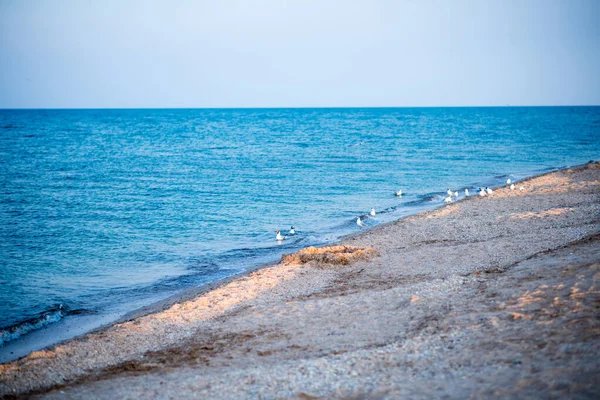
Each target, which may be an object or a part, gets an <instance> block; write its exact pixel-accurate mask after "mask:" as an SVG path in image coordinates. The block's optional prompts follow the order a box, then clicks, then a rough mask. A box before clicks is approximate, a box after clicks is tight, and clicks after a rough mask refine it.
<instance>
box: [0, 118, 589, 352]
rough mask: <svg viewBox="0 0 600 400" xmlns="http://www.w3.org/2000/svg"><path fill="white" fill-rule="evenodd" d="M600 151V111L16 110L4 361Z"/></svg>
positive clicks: (5, 163) (7, 159) (1, 211)
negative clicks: (452, 197)
mask: <svg viewBox="0 0 600 400" xmlns="http://www.w3.org/2000/svg"><path fill="white" fill-rule="evenodd" d="M599 158H600V107H497V108H494V107H489V108H488V107H481V108H317V109H311V108H299V109H85V110H83V109H77V110H53V109H49V110H0V362H6V361H9V360H12V359H15V358H18V357H21V356H23V355H25V354H27V353H28V352H30V351H32V350H36V349H39V348H43V347H45V346H48V345H51V344H54V343H57V342H60V341H62V340H66V339H69V338H72V337H74V336H77V335H81V334H83V333H86V332H89V331H91V330H93V329H96V328H98V327H100V326H103V325H106V324H110V323H112V322H114V321H116V320H118V319H120V318H123V317H124V316H126V315H129V313H131V312H133V311H135V310H138V309H140V308H142V307H147V306H150V305H152V304H156V303H157V302H160V301H162V300H164V299H166V298H172V296H177V295H178V294H180V293H184V292H185V291H186V290H190V289H193V288H201V287H203V286H205V285H207V284H209V283H212V282H215V281H219V280H222V279H224V278H227V277H230V276H233V275H236V274H240V273H244V272H245V271H248V270H249V269H253V268H256V267H257V266H260V265H265V264H269V263H273V262H276V261H278V260H279V259H280V257H281V255H282V254H284V253H291V252H294V251H296V250H298V249H300V248H304V247H306V246H311V245H323V244H327V243H331V242H334V241H336V240H339V239H340V238H342V237H343V236H345V235H348V234H352V233H355V232H358V231H360V230H364V229H368V228H369V227H373V226H375V225H378V224H381V223H385V222H389V221H393V220H397V219H400V218H403V217H406V216H409V215H412V214H415V213H418V212H421V211H423V210H427V209H432V208H435V207H440V206H442V205H443V201H444V197H445V193H446V190H447V189H448V188H450V189H452V190H455V191H459V193H460V197H461V198H462V197H464V189H465V188H468V189H470V191H471V193H473V194H475V192H476V189H477V188H478V187H486V186H489V187H496V186H499V185H503V184H504V182H506V180H507V179H509V178H510V179H512V180H513V181H518V180H520V179H523V178H526V177H529V176H532V175H535V174H539V173H543V172H547V171H552V170H556V169H560V168H565V167H569V166H574V165H579V164H584V163H587V162H589V161H591V160H598V159H599ZM398 190H402V191H403V195H402V196H401V197H398V196H395V192H396V191H398ZM372 208H374V209H375V210H376V215H375V216H374V217H372V216H371V215H369V212H370V210H371V209H372ZM359 217H360V218H361V219H362V220H363V221H364V224H365V227H359V226H358V225H357V224H356V220H357V218H359ZM292 226H293V227H294V228H295V231H296V233H295V234H294V235H289V233H288V232H289V229H290V228H291V227H292ZM276 230H281V232H282V234H283V235H286V236H287V237H286V238H285V240H282V241H279V242H278V241H277V240H276V239H275V235H276V233H275V232H276Z"/></svg>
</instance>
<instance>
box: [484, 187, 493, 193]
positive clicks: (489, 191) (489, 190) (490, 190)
mask: <svg viewBox="0 0 600 400" xmlns="http://www.w3.org/2000/svg"><path fill="white" fill-rule="evenodd" d="M485 191H486V192H487V194H492V193H493V192H494V191H493V190H492V189H490V188H489V187H486V188H485Z"/></svg>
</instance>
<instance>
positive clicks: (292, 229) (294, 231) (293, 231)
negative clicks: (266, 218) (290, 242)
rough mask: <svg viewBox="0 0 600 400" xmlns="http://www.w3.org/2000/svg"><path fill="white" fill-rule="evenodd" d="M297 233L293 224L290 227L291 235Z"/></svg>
mask: <svg viewBox="0 0 600 400" xmlns="http://www.w3.org/2000/svg"><path fill="white" fill-rule="evenodd" d="M295 234H296V230H295V229H294V227H293V226H292V227H291V228H290V235H295Z"/></svg>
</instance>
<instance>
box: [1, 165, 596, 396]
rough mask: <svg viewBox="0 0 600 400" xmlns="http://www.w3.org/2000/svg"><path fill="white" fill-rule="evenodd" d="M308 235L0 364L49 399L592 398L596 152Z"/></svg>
mask: <svg viewBox="0 0 600 400" xmlns="http://www.w3.org/2000/svg"><path fill="white" fill-rule="evenodd" d="M520 185H523V186H524V190H523V191H519V190H514V191H511V190H509V189H508V188H501V189H497V190H495V192H494V193H493V195H491V196H488V197H483V198H480V197H478V196H472V197H471V198H468V199H466V200H463V201H459V202H456V203H453V204H450V205H448V206H445V207H443V208H439V209H437V210H433V211H429V212H425V213H421V214H419V215H416V216H413V217H410V218H407V219H404V220H401V221H398V222H395V223H392V224H387V225H381V226H378V227H376V228H374V229H372V230H369V231H366V232H364V233H362V234H360V235H356V236H354V237H350V238H348V239H346V240H344V241H343V242H342V243H340V244H339V245H337V246H331V247H330V248H328V249H314V248H313V249H306V250H303V251H302V252H299V253H297V254H294V255H290V256H287V257H284V258H283V260H282V262H281V263H280V264H278V265H274V266H270V267H266V268H263V269H260V270H258V271H254V272H252V273H250V274H248V275H247V276H243V277H239V278H237V279H234V280H232V281H230V282H227V283H225V284H223V285H222V286H221V287H218V288H216V289H215V290H212V291H210V292H207V293H204V294H202V295H200V296H198V297H196V298H194V299H191V300H187V301H184V302H181V303H179V304H176V305H174V306H171V307H169V308H167V309H165V310H162V311H160V312H157V313H154V314H150V315H146V316H142V317H139V318H136V319H134V320H132V321H128V322H124V323H120V324H117V325H114V326H112V327H110V328H107V329H104V330H102V331H100V332H96V333H91V334H88V335H86V336H84V337H81V338H78V339H74V340H71V341H69V342H66V343H64V344H60V345H57V346H55V347H53V348H50V349H48V350H44V351H39V352H35V353H32V354H30V355H29V356H27V357H25V358H22V359H20V360H17V361H14V362H11V363H7V364H4V365H1V366H0V395H4V396H7V397H12V396H18V395H26V396H33V397H41V398H50V399H53V398H61V399H62V398H74V399H91V398H98V399H116V398H132V399H135V398H164V399H171V398H173V399H180V398H209V399H238V398H250V399H252V398H260V399H277V398H291V399H319V398H327V399H329V398H350V399H379V398H382V399H383V398H390V399H396V398H440V397H447V398H469V397H473V398H507V397H518V398H553V397H556V398H559V397H560V398H599V397H600V380H599V378H598V377H600V319H599V317H600V286H599V280H600V164H598V163H594V164H588V165H586V166H582V167H577V168H573V169H567V170H563V171H559V172H555V173H551V174H547V175H543V176H539V177H535V178H532V179H529V180H527V181H524V182H522V183H519V184H518V185H517V187H518V186H520Z"/></svg>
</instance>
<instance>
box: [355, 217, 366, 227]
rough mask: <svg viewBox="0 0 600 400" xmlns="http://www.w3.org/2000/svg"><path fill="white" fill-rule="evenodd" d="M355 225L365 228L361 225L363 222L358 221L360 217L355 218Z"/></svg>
mask: <svg viewBox="0 0 600 400" xmlns="http://www.w3.org/2000/svg"><path fill="white" fill-rule="evenodd" d="M356 225H358V226H365V224H363V222H362V221H361V220H360V217H358V218H356Z"/></svg>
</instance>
